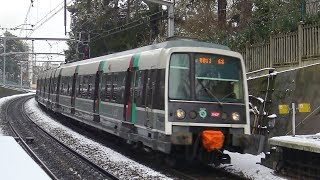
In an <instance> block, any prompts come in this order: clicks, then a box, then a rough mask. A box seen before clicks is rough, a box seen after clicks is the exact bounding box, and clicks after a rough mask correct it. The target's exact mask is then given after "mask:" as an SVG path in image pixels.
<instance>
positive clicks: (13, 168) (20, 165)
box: [0, 136, 51, 180]
mask: <svg viewBox="0 0 320 180" xmlns="http://www.w3.org/2000/svg"><path fill="white" fill-rule="evenodd" d="M0 179H10V180H16V179H17V180H18V179H42V180H45V179H51V178H50V177H49V176H48V175H47V174H46V173H45V172H44V171H43V170H42V169H41V168H40V166H39V165H38V164H37V163H35V162H34V161H33V159H32V158H31V157H30V156H29V155H28V154H27V153H26V152H25V151H24V150H23V149H22V147H21V146H20V145H19V144H18V143H17V142H16V140H15V139H14V138H13V137H10V136H0Z"/></svg>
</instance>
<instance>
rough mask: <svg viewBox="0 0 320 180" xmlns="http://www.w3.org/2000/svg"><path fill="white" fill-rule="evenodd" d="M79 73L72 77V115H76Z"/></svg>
mask: <svg viewBox="0 0 320 180" xmlns="http://www.w3.org/2000/svg"><path fill="white" fill-rule="evenodd" d="M77 77H78V73H74V74H73V76H72V89H71V114H74V113H75V109H74V108H75V101H76V81H77Z"/></svg>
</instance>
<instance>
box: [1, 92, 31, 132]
mask: <svg viewBox="0 0 320 180" xmlns="http://www.w3.org/2000/svg"><path fill="white" fill-rule="evenodd" d="M32 94H34V93H25V94H16V95H12V96H7V97H3V98H0V107H2V105H3V104H5V103H6V102H7V101H9V100H11V99H15V98H18V97H22V96H29V95H32ZM2 117H3V116H2ZM0 121H3V120H2V119H1V118H0ZM0 135H3V131H2V128H1V125H0Z"/></svg>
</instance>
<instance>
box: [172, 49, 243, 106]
mask: <svg viewBox="0 0 320 180" xmlns="http://www.w3.org/2000/svg"><path fill="white" fill-rule="evenodd" d="M191 57H192V58H191ZM169 73H170V74H169V98H170V99H180V100H196V101H210V102H239V103H240V102H244V94H243V93H244V92H243V77H242V69H241V61H240V60H239V59H237V58H235V57H229V56H222V55H215V54H192V55H190V54H173V55H172V56H171V61H170V72H169ZM191 92H194V93H191Z"/></svg>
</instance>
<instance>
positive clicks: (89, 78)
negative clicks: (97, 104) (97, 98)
mask: <svg viewBox="0 0 320 180" xmlns="http://www.w3.org/2000/svg"><path fill="white" fill-rule="evenodd" d="M87 77H88V79H87V80H88V93H87V97H86V98H87V99H93V93H92V84H93V83H92V82H94V81H93V78H92V77H93V76H92V75H90V76H87Z"/></svg>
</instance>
